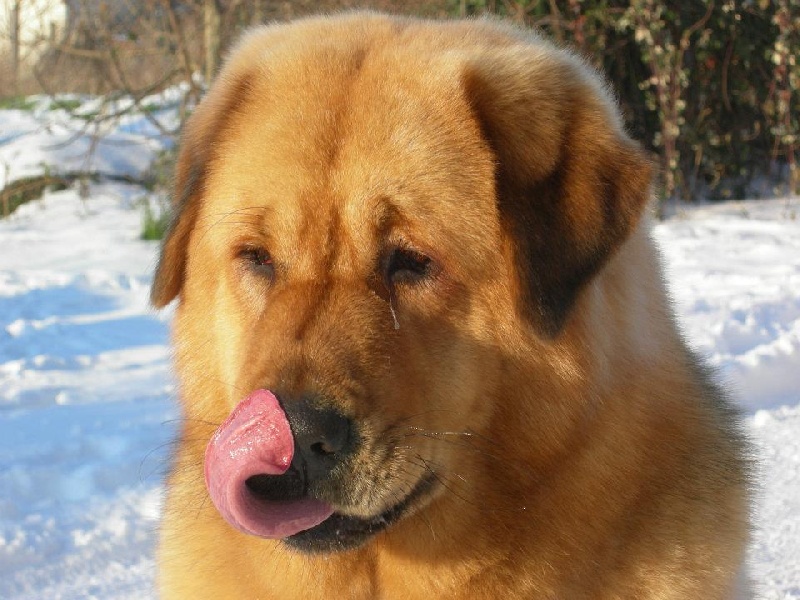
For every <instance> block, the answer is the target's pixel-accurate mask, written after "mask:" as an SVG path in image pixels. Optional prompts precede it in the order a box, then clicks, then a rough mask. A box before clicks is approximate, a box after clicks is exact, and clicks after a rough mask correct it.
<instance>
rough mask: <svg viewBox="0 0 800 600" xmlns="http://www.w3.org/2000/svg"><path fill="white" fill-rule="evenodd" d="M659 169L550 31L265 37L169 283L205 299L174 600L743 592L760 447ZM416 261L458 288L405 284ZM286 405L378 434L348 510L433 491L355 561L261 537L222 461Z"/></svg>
mask: <svg viewBox="0 0 800 600" xmlns="http://www.w3.org/2000/svg"><path fill="white" fill-rule="evenodd" d="M651 177H652V170H651V166H650V163H649V161H648V160H647V158H646V157H645V156H644V155H643V153H642V152H641V151H640V150H639V149H638V147H637V146H636V145H635V144H633V143H632V142H631V141H630V140H628V138H627V137H626V136H625V134H624V132H623V130H622V127H621V125H620V119H619V117H618V114H617V110H616V108H615V106H614V103H613V101H612V100H611V98H610V96H609V94H608V93H607V92H606V90H605V88H604V87H603V85H602V84H601V83H600V79H599V78H598V76H597V75H596V74H595V73H594V72H593V71H592V70H591V69H590V68H588V67H586V66H585V65H584V64H583V62H581V61H580V60H579V59H577V58H575V57H574V56H572V55H571V54H569V53H567V52H566V51H564V50H559V49H556V48H555V47H554V46H552V45H550V44H549V43H547V42H545V41H543V40H542V39H540V38H539V37H537V36H535V35H532V34H530V33H525V32H521V31H518V30H516V29H514V28H511V27H509V26H506V25H502V24H499V23H495V22H492V21H482V20H477V21H469V22H451V23H436V22H426V21H418V20H406V19H397V18H389V17H385V16H381V15H375V14H370V13H355V14H349V15H345V16H340V17H334V18H317V19H311V20H305V21H299V22H296V23H294V24H289V25H276V26H270V27H265V28H261V29H256V30H254V31H252V32H251V33H249V34H248V35H247V36H246V37H245V38H244V40H243V41H242V42H241V43H240V44H239V46H238V47H237V48H236V49H235V50H234V52H233V53H232V55H231V56H230V58H229V60H228V61H227V64H226V65H225V67H224V69H223V71H222V73H221V74H220V76H219V78H218V80H217V82H216V83H215V84H214V86H213V88H212V90H211V91H210V93H209V95H208V96H207V98H206V99H205V100H204V102H203V103H202V104H201V106H200V107H199V108H198V109H197V110H196V112H195V114H194V115H193V116H192V117H191V119H190V122H189V124H188V126H187V129H186V132H185V134H184V137H183V140H182V145H181V155H180V159H179V164H178V170H177V175H176V212H177V218H176V221H175V223H174V226H173V228H172V230H171V232H170V234H169V237H168V238H167V240H166V241H165V244H164V248H163V253H162V259H161V262H160V264H159V268H158V273H157V276H156V280H155V284H154V289H153V301H154V303H155V304H156V305H157V306H162V305H164V304H166V303H168V302H170V301H171V300H172V299H173V298H175V297H176V296H177V297H178V298H179V303H178V307H177V313H176V318H175V325H174V342H175V353H176V365H177V373H178V376H179V380H180V399H181V402H182V406H183V410H184V416H185V421H184V423H185V425H184V427H183V430H182V433H181V442H180V448H179V450H178V452H177V455H176V457H175V465H174V471H173V473H172V475H171V477H170V478H169V483H168V490H169V491H168V497H167V501H166V506H165V514H164V520H163V526H162V541H161V547H160V552H159V588H160V592H161V595H162V598H164V599H166V600H169V599H186V598H214V599H220V600H224V599H228V598H230V599H256V598H258V599H261V600H270V599H274V600H295V599H296V600H314V599H320V600H322V599H326V600H330V599H338V598H342V599H349V600H359V599H364V600H367V599H381V600H400V599H403V600H412V599H419V600H434V599H443V598H450V599H456V598H459V599H460V598H474V599H484V600H497V599H504V600H508V599H517V598H531V599H533V598H536V599H539V598H553V599H566V600H580V599H584V598H585V599H589V598H598V599H599V598H609V599H610V598H615V599H621V598H631V599H661V600H666V599H671V598H691V599H703V600H714V599H723V598H732V597H734V593H735V590H734V586H735V585H736V584H737V582H739V583H740V584H741V582H742V581H743V580H744V578H743V576H742V572H741V566H742V561H743V555H744V548H745V544H746V541H747V537H748V526H747V521H748V490H747V469H746V462H745V460H744V459H743V453H744V450H745V445H744V442H743V440H742V438H741V436H740V434H739V432H738V429H737V424H736V416H735V414H734V413H733V411H732V410H731V409H730V408H729V407H728V405H727V401H726V400H725V399H724V398H723V396H722V395H721V394H720V393H719V392H718V391H717V390H716V388H714V386H713V385H711V384H709V383H708V378H707V375H706V374H705V373H704V371H703V369H702V367H701V366H699V364H698V363H697V361H696V360H695V359H694V357H693V356H692V355H691V354H690V353H689V352H688V351H687V349H686V347H685V344H684V342H683V341H682V339H681V337H680V335H679V333H678V331H677V329H676V326H675V323H674V319H673V317H672V314H671V308H670V306H669V303H668V300H667V297H666V294H665V290H664V285H663V282H662V274H661V269H660V266H659V259H658V256H657V254H656V252H655V250H654V248H653V244H652V242H651V241H650V239H649V235H648V229H649V226H648V222H647V221H648V219H647V217H646V216H643V214H644V213H645V212H646V210H647V209H646V204H647V202H648V199H649V197H650V186H651ZM398 245H409V246H411V247H413V248H414V249H415V250H416V251H419V252H422V253H424V255H425V256H427V257H429V258H430V259H431V260H432V261H433V264H435V265H436V267H437V269H436V271H435V272H432V273H431V274H430V275H429V276H427V277H424V278H422V279H420V280H419V281H414V282H411V283H408V282H406V283H400V284H397V285H394V286H393V285H391V284H387V282H386V280H385V277H384V276H383V273H382V269H383V265H385V261H384V257H385V256H386V253H387V252H389V251H391V249H392V248H394V247H396V246H398ZM242 247H258V248H263V249H265V250H267V251H268V252H269V253H270V255H271V257H272V259H273V261H274V265H275V270H274V276H272V277H267V276H265V275H264V273H263V272H260V271H258V270H253V269H252V268H249V266H248V264H247V261H243V260H242V256H241V248H242ZM258 388H269V389H278V388H279V389H280V390H282V391H284V393H287V394H289V395H292V394H303V393H308V392H313V393H315V394H317V395H320V396H322V397H325V398H326V399H328V400H329V401H330V402H331V403H332V404H334V405H335V406H336V407H337V408H339V409H340V410H341V411H342V412H344V413H346V414H347V415H349V416H351V417H352V418H353V419H354V421H355V422H356V423H357V427H358V430H359V432H360V435H361V437H362V440H363V444H362V445H361V446H360V449H359V452H358V454H357V455H356V456H355V457H354V458H353V460H352V461H350V463H348V465H347V472H346V473H345V474H344V475H342V476H341V477H339V478H338V479H337V480H336V482H335V483H332V484H331V485H330V486H329V487H328V488H326V492H325V493H326V494H327V497H326V499H327V500H328V501H330V502H332V503H333V504H334V506H335V508H336V509H337V510H338V511H339V512H342V513H345V514H350V515H357V516H361V517H370V516H374V515H377V514H379V513H380V512H382V511H383V510H386V509H387V508H388V507H390V506H392V505H394V504H396V503H397V502H398V501H400V500H401V499H402V498H404V497H405V496H406V495H407V494H408V493H409V492H410V490H411V489H412V488H413V486H414V485H416V484H417V482H419V481H420V480H421V479H422V478H425V477H431V478H433V479H434V480H435V484H434V488H435V491H434V493H433V494H432V495H430V496H427V497H425V498H423V499H421V500H420V502H419V503H417V504H416V505H415V506H413V507H412V510H411V511H410V512H409V513H408V514H407V515H406V516H405V517H404V518H403V519H401V520H400V521H399V522H397V523H395V524H394V525H392V526H391V527H390V528H388V529H387V530H386V531H384V532H382V533H380V534H378V535H377V536H375V537H374V538H372V539H370V540H369V541H368V542H367V543H366V544H364V545H363V546H361V547H359V548H357V549H355V550H349V551H345V552H339V553H332V554H323V555H308V554H302V553H299V552H297V551H294V550H291V549H289V548H287V547H286V546H285V545H284V544H283V543H282V542H280V541H272V540H264V539H259V538H256V537H252V536H247V535H244V534H242V533H239V532H238V531H235V530H234V529H233V528H232V527H230V526H229V525H228V524H227V523H226V522H225V521H224V520H223V519H222V518H221V517H220V515H219V514H218V513H217V512H216V510H215V509H214V507H213V505H212V504H211V502H210V501H209V499H208V497H207V494H206V490H205V487H204V484H203V451H204V448H205V445H206V443H207V441H208V439H209V437H210V435H211V433H212V432H213V430H214V428H215V426H216V425H217V424H219V423H221V422H222V421H223V420H224V419H225V418H226V417H227V415H228V414H229V413H230V411H231V410H232V409H233V407H234V406H235V405H236V404H237V403H238V402H239V401H240V400H241V399H242V398H244V397H245V396H247V395H248V394H249V393H250V392H251V391H252V390H254V389H258ZM739 593H742V594H745V590H744V589H740V590H739ZM741 597H745V596H744V595H743V596H741Z"/></svg>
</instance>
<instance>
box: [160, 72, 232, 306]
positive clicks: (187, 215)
mask: <svg viewBox="0 0 800 600" xmlns="http://www.w3.org/2000/svg"><path fill="white" fill-rule="evenodd" d="M233 78H234V76H232V75H228V76H227V77H226V76H225V74H223V75H221V76H220V80H219V81H218V83H216V84H215V86H214V88H213V89H212V90H211V91H210V92H209V93H208V95H207V96H206V97H205V98H204V99H203V101H202V102H201V103H200V105H199V106H198V107H197V110H195V112H194V113H193V114H192V116H191V117H190V118H189V120H188V121H187V123H186V125H185V127H184V130H183V133H182V135H181V141H180V151H179V152H178V160H177V164H176V167H175V178H174V182H173V196H172V220H171V222H170V226H169V229H168V230H167V233H166V235H165V237H164V241H163V242H162V245H161V256H160V258H159V261H158V266H157V267H156V273H155V276H154V278H153V287H152V288H151V290H150V302H151V303H152V304H153V306H155V307H156V308H162V307H164V306H166V305H167V304H169V303H170V302H172V300H174V299H175V297H176V296H177V295H178V294H179V293H180V291H181V289H182V287H183V280H184V276H185V273H186V252H187V248H188V245H189V237H190V235H191V232H192V230H193V229H194V226H195V223H196V221H197V215H198V213H199V212H200V201H201V197H202V195H203V188H204V186H205V178H206V171H207V169H208V165H209V161H210V160H211V158H212V155H213V152H214V143H215V140H216V139H217V138H218V136H219V131H220V129H221V128H222V127H223V126H224V124H225V120H226V118H227V116H228V115H230V114H231V112H232V111H233V110H235V107H236V105H237V104H238V103H239V102H241V101H242V99H243V97H244V96H245V94H246V92H247V83H248V79H247V77H245V76H244V75H241V74H237V75H235V81H230V82H229V81H228V80H233Z"/></svg>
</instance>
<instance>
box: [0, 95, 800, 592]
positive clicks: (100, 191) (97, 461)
mask: <svg viewBox="0 0 800 600" xmlns="http://www.w3.org/2000/svg"><path fill="white" fill-rule="evenodd" d="M25 119H30V120H29V121H26V120H25ZM26 123H27V125H26ZM32 131H36V135H35V136H32V135H31V132H32ZM12 132H15V133H14V134H13V135H11V133H12ZM25 132H27V134H26V133H25ZM42 132H44V133H42ZM54 133H55V134H59V131H58V130H57V128H51V130H50V133H47V130H45V129H42V128H41V120H40V119H39V118H38V117H36V116H35V115H34V116H30V115H29V114H28V113H23V112H20V111H0V162H2V161H3V160H10V161H11V162H14V161H16V163H17V164H18V165H21V167H20V169H19V171H20V172H23V171H24V174H30V173H31V172H32V171H35V170H36V165H37V164H40V163H39V162H37V161H40V157H41V156H43V155H44V154H47V153H49V154H47V157H46V158H47V160H50V161H53V160H55V161H61V162H58V164H59V165H64V164H65V162H64V161H65V160H66V159H63V156H61V157H59V156H58V155H55V154H53V153H52V152H51V150H50V149H48V148H44V149H43V145H44V146H46V145H47V144H46V143H45V142H43V141H42V140H43V139H45V140H52V137H48V135H50V136H52V134H54ZM45 134H47V135H45ZM24 135H28V137H27V138H25V137H24ZM125 135H128V136H132V137H129V138H126V140H127V141H129V142H131V143H136V144H138V147H137V150H136V151H135V152H132V151H131V149H130V148H129V149H128V150H127V152H126V153H122V154H120V155H119V156H116V157H114V156H112V155H110V154H108V155H107V154H104V153H103V152H102V151H101V153H100V156H101V158H100V160H101V161H105V162H103V163H102V164H107V165H109V168H110V169H122V170H125V169H130V170H133V171H135V170H136V169H141V168H143V164H144V163H142V162H141V161H142V160H145V159H147V158H148V157H151V156H152V153H153V152H154V151H156V150H157V148H158V147H159V146H158V144H155V145H153V144H152V143H150V142H147V141H146V140H145V136H144V132H139V133H137V132H135V131H134V132H133V133H131V132H128V133H126V134H125ZM42 136H44V137H42ZM137 136H139V137H137ZM25 139H27V141H23V140H25ZM59 151H62V152H67V150H59ZM109 152H111V151H110V150H109ZM134 154H138V155H137V156H134ZM70 156H71V155H70ZM142 156H144V158H142ZM62 159H63V160H62ZM23 166H24V169H23V168H22V167H23ZM63 168H66V167H63ZM19 176H22V175H19ZM10 178H13V177H11V176H10V177H9V179H10ZM143 193H144V192H143V191H142V190H141V189H140V188H137V187H135V186H130V185H122V184H100V185H94V186H92V188H91V195H90V197H89V198H88V199H85V200H80V199H79V198H78V195H77V193H76V192H75V191H73V190H65V191H62V192H55V193H49V194H46V195H45V197H44V198H43V199H42V200H41V201H35V202H33V203H30V204H27V205H25V206H23V207H21V208H20V209H19V210H18V211H17V212H16V213H14V214H13V215H12V216H11V217H10V218H9V219H6V220H0V598H2V599H7V600H22V599H31V600H33V599H35V600H42V599H61V598H63V599H73V598H74V599H78V598H80V599H85V598H102V599H112V600H116V599H137V600H140V599H146V598H151V597H153V588H152V585H153V576H154V558H153V548H154V543H155V540H156V528H157V524H158V518H159V513H160V507H161V493H162V490H163V483H162V482H163V475H164V472H165V469H166V465H167V461H168V460H169V456H170V441H171V440H172V438H173V436H174V433H175V430H176V421H175V420H176V419H177V418H178V411H177V408H176V406H175V403H174V385H173V382H172V379H171V375H170V369H169V349H168V345H167V337H168V322H169V317H170V315H169V312H167V313H164V314H157V313H154V312H153V311H152V310H151V309H150V308H149V307H148V304H147V294H148V286H149V283H150V280H151V272H152V268H153V266H154V264H155V257H156V252H157V247H156V245H155V244H154V243H152V242H143V241H140V240H139V239H138V234H139V231H140V219H141V213H140V211H139V210H138V208H137V201H138V199H139V198H140V197H141V196H142V195H143ZM655 237H656V239H657V240H658V242H659V243H660V245H661V247H662V248H663V251H664V256H665V259H666V262H667V264H668V272H669V279H670V281H671V287H672V291H673V294H674V295H675V299H676V308H677V310H678V313H679V314H680V315H681V320H682V323H683V326H684V327H685V330H686V333H687V335H688V337H689V339H690V340H691V341H692V343H693V344H694V346H695V347H696V348H697V349H698V350H699V351H700V352H701V353H702V354H703V355H705V356H706V357H707V358H708V359H709V361H710V362H711V363H712V364H714V365H716V366H717V368H718V370H719V372H720V375H721V377H722V378H723V380H724V381H725V382H726V383H727V384H728V385H729V387H730V388H731V390H733V392H734V395H735V397H736V399H737V401H738V402H739V403H740V405H741V406H742V407H743V409H744V412H745V415H746V427H747V428H748V430H749V432H750V433H751V435H752V438H753V440H754V442H755V444H756V447H757V450H758V460H759V483H760V488H759V502H758V506H757V510H756V515H755V522H756V537H755V542H754V544H753V548H752V552H751V565H752V566H751V570H752V574H753V578H754V579H755V580H756V582H757V584H758V586H759V591H760V597H761V598H764V599H765V600H777V599H782V600H783V599H800V201H795V202H794V203H793V204H787V203H786V202H785V201H782V200H780V201H779V200H774V201H759V202H742V203H727V204H722V205H717V206H713V207H712V206H708V207H703V208H696V209H691V210H686V211H683V212H682V213H680V214H678V215H676V216H675V217H673V218H671V219H670V220H669V221H667V222H665V223H661V224H659V225H657V227H656V230H655Z"/></svg>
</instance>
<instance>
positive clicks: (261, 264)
mask: <svg viewBox="0 0 800 600" xmlns="http://www.w3.org/2000/svg"><path fill="white" fill-rule="evenodd" d="M239 257H240V258H241V259H242V260H243V261H245V263H246V264H247V266H248V267H249V268H251V269H253V270H254V271H256V272H258V273H259V274H260V275H265V276H267V277H270V278H272V276H273V275H274V274H275V264H274V262H273V260H272V256H271V255H270V253H269V252H267V251H266V250H264V249H263V248H256V247H252V246H247V247H245V248H242V249H241V250H240V251H239Z"/></svg>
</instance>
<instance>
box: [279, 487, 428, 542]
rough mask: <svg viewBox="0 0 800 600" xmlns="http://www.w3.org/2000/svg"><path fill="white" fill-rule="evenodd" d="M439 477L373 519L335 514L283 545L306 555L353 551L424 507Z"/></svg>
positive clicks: (286, 540)
mask: <svg viewBox="0 0 800 600" xmlns="http://www.w3.org/2000/svg"><path fill="white" fill-rule="evenodd" d="M435 484H436V477H435V476H434V475H433V474H429V475H428V477H424V478H422V479H421V480H420V481H419V482H418V483H417V485H416V486H415V487H414V489H413V490H412V491H411V492H410V493H409V494H408V495H407V496H406V497H405V498H403V499H402V500H400V502H398V503H396V504H394V505H393V506H391V507H390V508H388V509H387V510H385V511H384V512H382V513H380V514H379V515H376V516H374V517H355V516H350V515H345V514H342V513H339V512H334V513H333V514H332V515H331V516H330V517H328V518H327V519H326V520H325V521H323V522H322V523H320V524H319V525H317V526H315V527H312V528H311V529H306V530H305V531H301V532H299V533H296V534H294V535H291V536H289V537H286V538H283V543H284V544H286V545H287V546H289V547H290V548H292V549H293V550H297V551H299V552H303V553H306V554H323V553H331V552H342V551H345V550H352V549H354V548H358V547H359V546H361V545H363V544H365V543H366V542H368V541H369V540H370V539H371V538H372V537H373V536H375V535H376V534H378V533H380V532H381V531H384V530H385V529H387V528H388V527H390V526H392V525H393V524H394V523H396V522H397V521H399V520H400V519H402V518H403V517H404V516H406V515H408V514H410V513H411V512H413V511H414V510H416V509H418V508H419V507H420V506H422V505H423V504H424V503H425V501H426V500H427V499H429V498H430V497H431V495H432V494H433V492H434V489H435V487H436V485H435Z"/></svg>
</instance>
